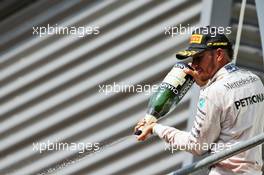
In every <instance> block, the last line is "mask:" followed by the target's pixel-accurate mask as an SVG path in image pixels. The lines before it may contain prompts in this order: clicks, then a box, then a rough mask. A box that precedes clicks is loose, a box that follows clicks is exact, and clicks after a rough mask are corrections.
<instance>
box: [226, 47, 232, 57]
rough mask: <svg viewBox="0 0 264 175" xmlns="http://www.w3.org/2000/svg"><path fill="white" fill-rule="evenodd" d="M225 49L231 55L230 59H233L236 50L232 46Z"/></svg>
mask: <svg viewBox="0 0 264 175" xmlns="http://www.w3.org/2000/svg"><path fill="white" fill-rule="evenodd" d="M225 50H226V53H227V55H228V56H229V58H230V60H232V59H233V54H234V50H233V48H232V47H230V48H227V49H225Z"/></svg>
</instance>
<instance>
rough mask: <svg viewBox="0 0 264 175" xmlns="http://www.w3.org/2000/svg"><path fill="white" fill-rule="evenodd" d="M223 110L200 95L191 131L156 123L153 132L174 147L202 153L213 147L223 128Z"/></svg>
mask: <svg viewBox="0 0 264 175" xmlns="http://www.w3.org/2000/svg"><path fill="white" fill-rule="evenodd" d="M220 117H221V110H220V108H219V107H217V106H216V105H215V104H214V102H213V101H212V100H209V99H208V98H206V97H200V98H199V102H198V105H197V113H196V116H195V120H194V123H193V126H192V129H191V131H190V132H186V131H181V130H178V129H176V128H173V127H168V126H164V125H161V124H156V125H155V126H154V128H153V133H155V134H156V135H158V136H159V137H160V138H161V139H164V140H165V141H166V142H167V143H169V144H170V145H171V146H172V147H173V148H175V149H180V150H185V151H188V152H191V153H192V154H195V155H201V154H203V153H205V152H207V151H208V150H210V149H211V146H212V145H213V144H212V143H214V142H215V141H216V140H217V138H218V136H219V134H220V130H221V126H220V121H221V120H220Z"/></svg>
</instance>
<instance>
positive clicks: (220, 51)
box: [216, 48, 225, 61]
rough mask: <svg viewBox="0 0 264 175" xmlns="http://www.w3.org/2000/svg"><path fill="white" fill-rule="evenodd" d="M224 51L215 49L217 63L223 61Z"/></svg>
mask: <svg viewBox="0 0 264 175" xmlns="http://www.w3.org/2000/svg"><path fill="white" fill-rule="evenodd" d="M224 54H225V53H224V50H223V49H221V48H218V49H216V56H217V61H222V60H223V59H224V57H225V56H224Z"/></svg>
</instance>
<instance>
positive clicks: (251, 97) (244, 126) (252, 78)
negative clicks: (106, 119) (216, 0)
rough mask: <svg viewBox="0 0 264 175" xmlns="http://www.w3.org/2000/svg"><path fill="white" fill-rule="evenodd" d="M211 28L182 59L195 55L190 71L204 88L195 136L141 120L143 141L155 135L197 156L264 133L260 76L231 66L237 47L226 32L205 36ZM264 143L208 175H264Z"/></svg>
mask: <svg viewBox="0 0 264 175" xmlns="http://www.w3.org/2000/svg"><path fill="white" fill-rule="evenodd" d="M208 29H210V27H209V26H207V27H202V28H199V30H196V31H194V32H193V34H192V36H191V40H190V46H189V48H188V49H187V50H185V51H181V52H178V53H177V54H176V57H177V58H178V59H185V58H187V57H190V56H191V57H193V61H192V63H191V66H192V68H193V69H194V70H190V69H187V70H185V73H187V74H190V75H192V76H193V77H194V79H195V82H196V83H197V84H198V85H199V86H200V87H201V90H200V97H199V101H198V105H197V114H196V116H195V120H194V124H193V127H192V129H191V131H190V132H186V131H181V130H178V129H176V128H172V127H169V126H164V125H161V124H157V123H155V122H154V123H151V124H146V122H145V121H144V120H142V121H140V122H139V123H138V124H137V126H136V127H135V129H138V128H139V127H142V126H144V130H143V133H142V134H141V135H140V136H139V137H138V140H141V141H142V140H145V139H146V136H147V135H148V134H150V133H154V134H156V135H158V136H159V137H160V138H161V139H164V140H165V141H166V142H168V143H169V144H170V145H171V146H173V147H174V148H181V149H182V148H185V150H186V151H189V152H191V153H193V154H195V155H201V154H203V153H205V152H208V151H210V152H212V153H216V152H219V151H224V150H227V149H230V148H232V146H233V145H235V144H237V143H240V142H243V141H245V140H248V139H249V138H251V137H253V136H256V135H258V134H260V133H263V132H264V86H263V84H262V82H261V80H260V78H259V77H258V76H256V75H255V74H253V73H252V72H250V71H246V70H241V69H240V68H238V67H237V66H235V65H234V64H232V63H230V61H231V57H232V54H233V49H232V44H231V43H230V41H229V40H228V38H227V37H226V36H225V35H224V34H219V33H217V31H216V33H210V32H209V33H204V30H207V31H211V32H212V30H208ZM262 164H263V162H262V149H261V145H259V146H256V147H254V148H252V149H250V150H248V151H245V152H242V153H240V154H237V155H235V156H233V157H230V158H228V159H226V160H223V161H221V162H219V163H217V164H215V165H214V166H212V167H211V170H210V172H209V175H237V174H250V175H261V174H262V172H261V167H262Z"/></svg>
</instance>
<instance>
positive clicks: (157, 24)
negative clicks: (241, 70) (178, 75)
mask: <svg viewBox="0 0 264 175" xmlns="http://www.w3.org/2000/svg"><path fill="white" fill-rule="evenodd" d="M240 5H241V4H240V1H235V2H234V6H233V8H234V9H233V15H232V21H230V24H231V26H232V27H233V30H234V31H233V33H232V37H233V38H235V33H236V26H237V19H238V15H239V14H238V13H239V10H240ZM202 8H203V7H202V5H201V2H200V1H198V0H190V1H186V0H171V1H153V0H133V1H129V0H124V1H123V0H106V1H98V0H97V1H88V0H73V1H68V0H50V1H49V0H40V1H36V2H35V3H34V4H32V5H30V6H28V7H27V8H25V9H24V10H22V11H20V12H18V13H16V14H15V15H13V16H11V17H9V18H8V19H6V20H5V21H2V22H1V23H0V37H1V38H0V46H1V55H0V71H1V72H0V122H1V124H0V155H1V158H0V174H19V175H22V174H25V175H27V174H38V173H41V172H42V173H44V174H45V173H53V174H120V175H123V174H164V173H167V172H170V171H172V170H175V169H177V168H180V167H181V166H182V165H183V164H186V163H189V162H190V161H191V159H192V157H191V156H190V154H188V153H184V152H177V153H174V154H171V153H170V152H169V151H164V144H163V143H162V142H161V141H160V140H158V139H157V138H155V137H154V138H151V139H150V140H148V141H146V142H144V143H138V142H136V140H135V137H133V136H130V137H125V138H124V139H122V138H123V137H124V136H127V135H132V133H133V131H132V129H133V127H134V125H135V124H136V122H137V121H138V120H139V119H140V118H142V117H143V116H144V114H145V111H146V107H147V102H148V98H149V95H146V94H144V93H136V92H120V93H112V94H108V95H106V94H104V93H101V92H99V90H100V88H99V85H101V86H102V85H107V84H113V83H114V82H115V83H116V84H129V85H139V84H140V85H146V84H151V85H153V84H156V83H158V82H159V81H161V80H162V78H163V77H164V76H165V75H166V73H167V72H168V71H169V70H170V68H171V67H172V65H173V64H174V63H175V61H176V60H175V59H174V53H175V51H177V50H179V49H182V48H184V47H185V46H186V44H187V40H188V37H189V36H188V35H181V36H174V37H170V36H168V35H165V33H164V32H165V30H164V28H165V27H167V26H176V25H178V24H180V23H181V24H182V25H187V24H190V26H192V25H196V26H197V25H199V24H200V15H201V10H202ZM245 21H246V25H244V28H243V33H242V43H241V44H242V45H241V47H240V50H239V51H240V52H239V59H238V64H239V65H242V66H244V67H249V68H251V69H253V70H258V71H263V69H262V68H263V67H261V65H262V66H263V62H262V55H261V46H260V40H259V38H260V37H259V31H258V26H257V21H256V12H255V7H254V2H253V1H250V3H249V4H248V5H247V8H246V16H245ZM47 24H51V25H54V24H59V25H65V26H86V25H87V26H89V25H97V26H99V27H100V34H99V35H91V36H87V37H85V38H80V37H76V36H71V35H70V36H65V35H49V36H45V37H37V36H33V35H32V32H33V31H32V26H46V25H47ZM192 97H193V94H191V93H189V94H188V95H187V96H186V97H184V99H183V102H182V103H181V105H179V106H178V107H177V109H176V110H175V111H174V112H172V113H171V114H170V115H169V116H168V117H167V118H165V119H164V120H163V121H162V122H163V123H166V124H168V125H171V126H175V127H177V128H180V129H186V128H187V125H188V124H187V123H188V122H187V121H188V117H189V116H191V114H192V111H193V106H194V105H193V104H194V103H195V102H194V101H195V100H194V99H193V98H192ZM119 139H121V140H119ZM48 141H50V142H57V143H59V142H67V143H71V142H74V143H90V142H91V143H96V142H99V143H100V144H101V145H104V144H106V143H111V142H113V141H116V142H114V144H113V145H111V146H110V147H105V148H103V147H102V150H101V151H100V152H98V153H96V154H92V155H87V154H89V152H86V153H83V154H78V151H62V150H60V151H59V150H57V151H45V152H43V153H41V154H40V153H39V152H36V151H33V145H32V144H33V142H48ZM86 155H87V156H86Z"/></svg>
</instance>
